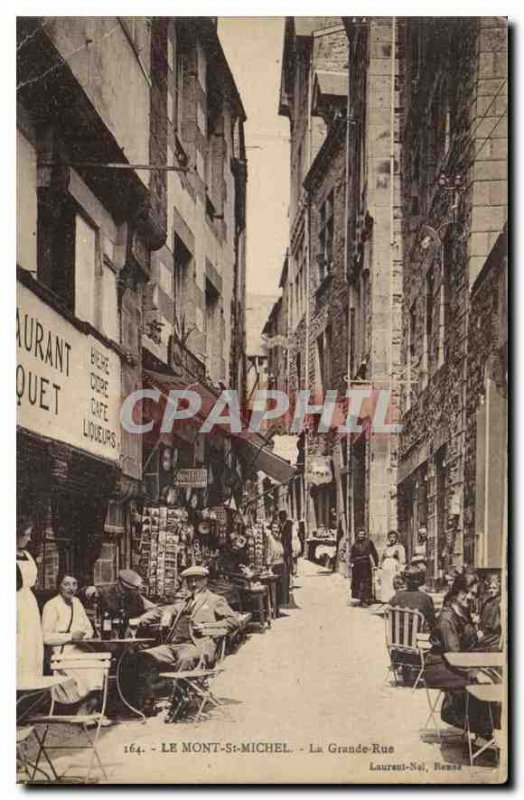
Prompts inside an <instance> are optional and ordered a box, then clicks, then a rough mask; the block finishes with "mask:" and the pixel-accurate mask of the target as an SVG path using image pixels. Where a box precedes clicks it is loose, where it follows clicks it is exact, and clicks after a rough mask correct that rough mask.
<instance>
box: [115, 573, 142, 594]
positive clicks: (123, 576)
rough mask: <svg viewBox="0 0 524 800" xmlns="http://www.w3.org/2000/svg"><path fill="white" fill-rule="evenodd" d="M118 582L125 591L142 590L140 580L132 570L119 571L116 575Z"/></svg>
mask: <svg viewBox="0 0 524 800" xmlns="http://www.w3.org/2000/svg"><path fill="white" fill-rule="evenodd" d="M118 580H119V581H120V583H121V584H123V585H124V586H125V587H126V588H127V589H141V588H142V583H143V581H142V578H141V577H140V575H139V574H138V572H135V570H134V569H121V570H120V572H119V573H118Z"/></svg>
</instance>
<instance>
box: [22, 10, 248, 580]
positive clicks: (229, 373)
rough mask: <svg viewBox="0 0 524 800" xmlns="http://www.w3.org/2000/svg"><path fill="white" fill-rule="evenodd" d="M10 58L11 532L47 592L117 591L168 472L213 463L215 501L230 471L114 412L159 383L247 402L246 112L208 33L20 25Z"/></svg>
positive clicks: (125, 22)
mask: <svg viewBox="0 0 524 800" xmlns="http://www.w3.org/2000/svg"><path fill="white" fill-rule="evenodd" d="M17 60H18V64H17V66H18V76H17V78H18V87H17V100H18V115H17V123H18V252H17V277H18V316H17V324H18V327H17V345H18V356H19V360H18V367H17V395H18V411H19V415H18V430H17V434H18V466H19V474H18V499H19V513H20V519H21V521H22V522H24V521H25V519H26V517H27V518H29V520H30V521H32V522H33V523H34V524H35V531H36V534H35V537H34V538H35V542H34V543H35V546H36V548H37V550H38V552H39V554H40V555H42V562H41V563H42V566H41V575H40V578H39V581H40V587H41V588H42V587H43V588H47V587H53V588H54V581H55V579H56V574H57V571H58V570H59V569H72V570H74V572H75V574H77V575H78V577H79V579H80V581H81V582H91V581H93V580H95V581H96V582H107V581H111V580H113V579H114V576H115V574H116V571H117V570H118V569H119V568H120V567H125V566H130V564H131V552H130V549H131V537H132V532H133V519H134V509H135V507H136V503H137V502H142V501H143V500H144V499H145V498H146V497H148V498H149V499H150V500H152V501H153V502H154V501H155V500H157V499H158V490H159V487H160V483H161V477H162V476H161V475H160V469H161V465H162V464H167V462H168V461H169V463H170V464H171V465H173V464H175V463H176V458H178V457H180V464H182V465H183V466H193V465H198V464H200V463H205V464H207V463H211V462H213V470H212V473H213V476H214V478H213V480H214V483H215V484H216V486H215V488H216V489H217V491H216V492H215V493H214V494H212V492H211V495H212V496H211V499H212V498H213V497H215V496H218V493H219V489H223V488H224V474H225V472H226V471H227V467H226V462H227V465H228V468H229V469H230V471H231V470H232V469H233V468H234V463H233V462H234V458H233V457H232V456H231V455H230V453H231V450H232V447H231V443H230V442H225V441H223V440H222V439H221V440H220V441H214V442H212V443H209V446H208V445H207V444H205V443H204V442H202V441H197V440H196V439H195V438H194V436H192V437H189V438H188V437H187V436H186V438H184V436H182V439H181V440H180V441H176V442H175V441H174V438H173V439H170V440H169V441H166V440H165V439H164V440H162V441H160V439H159V437H158V436H157V437H156V439H155V440H154V441H149V440H146V441H145V440H144V438H143V437H142V436H140V435H134V434H130V433H128V432H127V431H126V430H125V429H123V428H121V426H120V405H121V401H122V399H123V398H125V397H127V396H128V395H129V394H130V393H131V392H132V391H133V390H135V389H137V388H139V387H142V386H143V385H146V386H147V385H148V381H149V380H150V376H151V375H152V374H158V373H162V374H163V375H164V376H166V377H167V379H168V381H169V380H175V381H181V382H182V383H187V382H191V381H192V382H195V383H196V385H197V386H199V387H201V389H202V392H204V393H207V394H206V396H207V397H209V398H214V397H216V395H217V394H218V391H219V387H220V385H221V384H222V385H230V386H233V387H235V388H239V389H240V391H241V392H242V394H244V393H245V372H246V370H245V199H246V181H247V169H246V156H245V146H244V134H243V123H244V119H245V114H244V110H243V107H242V103H241V100H240V97H239V95H238V91H237V88H236V85H235V82H234V80H233V77H232V74H231V71H230V69H229V66H228V64H227V61H226V59H225V56H224V54H223V51H222V49H221V46H220V43H219V40H218V36H217V30H216V20H214V19H212V18H195V19H191V18H173V17H169V18H167V17H162V18H159V17H151V18H146V17H136V18H135V17H129V18H126V17H89V18H87V17H86V18H83V17H71V18H65V17H63V18H62V17H60V18H50V17H46V18H21V19H19V20H18V45H17ZM115 165H116V166H115ZM165 449H168V450H170V459H166V458H164V456H165V452H164V451H165ZM175 451H176V452H175ZM217 487H218V488H217ZM212 489H213V487H212Z"/></svg>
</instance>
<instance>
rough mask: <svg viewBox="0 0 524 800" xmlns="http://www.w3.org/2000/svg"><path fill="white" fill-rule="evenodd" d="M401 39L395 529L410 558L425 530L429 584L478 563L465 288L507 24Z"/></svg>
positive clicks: (497, 147)
mask: <svg viewBox="0 0 524 800" xmlns="http://www.w3.org/2000/svg"><path fill="white" fill-rule="evenodd" d="M399 38H400V42H401V72H400V75H401V81H400V89H401V106H402V127H401V132H400V137H401V142H402V157H401V166H402V209H403V247H404V266H403V315H402V319H403V327H402V361H403V363H404V365H405V373H404V383H403V392H402V412H403V417H402V424H403V430H402V436H401V450H400V460H399V472H398V484H399V485H398V490H399V525H400V529H401V531H402V533H403V535H404V536H405V538H406V543H407V546H408V552H410V551H411V549H412V547H413V546H414V544H415V543H416V540H417V532H418V529H419V528H420V527H425V528H427V532H428V556H429V575H430V577H431V579H432V580H433V581H434V582H438V581H442V579H443V578H444V575H445V573H446V571H447V570H448V569H450V568H451V567H453V566H461V565H462V564H464V563H465V562H467V563H474V562H475V560H476V556H475V552H474V550H475V548H474V547H473V546H472V537H473V527H474V521H473V512H472V508H473V507H474V501H473V499H472V493H473V494H474V492H475V487H474V482H473V483H472V481H471V475H472V472H471V463H470V466H469V468H468V469H469V477H468V478H467V484H468V485H466V483H465V481H466V472H465V470H466V461H467V455H466V453H467V436H468V434H467V431H468V425H469V424H470V422H471V420H470V422H469V423H468V417H469V418H470V417H471V413H472V412H471V407H472V405H473V406H474V405H475V403H476V401H477V395H476V392H477V388H478V387H474V385H473V383H472V382H471V381H469V382H468V369H469V367H468V364H470V363H471V354H470V352H469V348H470V344H471V341H472V339H471V335H472V331H471V325H472V319H471V302H472V296H471V290H472V287H473V286H474V284H475V280H476V278H477V276H478V275H479V273H480V272H481V270H482V269H483V267H484V264H485V262H486V258H487V256H488V254H489V253H490V251H491V250H492V248H493V246H494V244H495V242H496V241H497V240H498V238H499V235H500V233H501V231H502V229H503V226H504V224H505V220H506V216H507V183H506V180H507V178H506V161H507V31H506V21H505V20H503V19H498V18H479V19H446V18H438V19H435V20H417V19H405V20H402V21H401V23H400V36H399ZM457 76H460V80H457ZM468 409H469V411H468ZM469 458H470V462H471V456H470V457H469Z"/></svg>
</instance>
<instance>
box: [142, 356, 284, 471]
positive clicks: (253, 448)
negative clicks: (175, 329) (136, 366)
mask: <svg viewBox="0 0 524 800" xmlns="http://www.w3.org/2000/svg"><path fill="white" fill-rule="evenodd" d="M143 374H144V377H145V378H146V380H147V382H148V383H149V384H150V385H151V386H153V387H154V388H157V389H160V391H161V392H162V394H163V395H164V396H165V397H166V398H167V396H168V394H169V391H170V390H171V389H178V390H182V389H190V390H191V391H194V392H196V393H197V394H199V395H200V397H201V399H202V407H201V409H200V411H199V412H198V414H197V415H195V418H194V419H195V420H197V421H198V422H200V423H201V422H203V421H204V420H205V419H206V417H207V416H208V414H209V413H210V411H211V409H212V408H213V406H214V404H215V403H216V401H217V400H218V398H219V396H220V394H219V393H218V392H217V393H215V392H213V391H212V390H211V389H208V388H207V387H206V386H203V385H202V384H201V383H200V382H195V381H189V380H185V379H184V378H181V377H180V378H179V377H177V376H171V375H167V374H165V373H163V372H154V371H152V370H143ZM218 427H219V429H220V430H222V431H223V432H224V433H225V434H226V435H227V436H229V437H230V438H231V439H232V440H233V441H234V442H235V444H236V446H237V450H238V451H239V453H241V454H242V456H243V460H244V462H245V464H246V466H248V467H252V469H253V471H256V472H258V471H261V472H265V474H266V475H268V476H269V477H270V478H273V480H275V481H277V482H278V483H288V482H289V481H290V480H291V479H292V478H294V476H295V473H296V470H295V468H294V467H292V466H291V464H290V463H289V462H288V461H286V459H284V458H281V457H280V456H278V455H277V454H276V453H274V452H273V451H272V450H271V449H270V448H269V447H268V446H267V444H266V441H265V439H264V437H263V436H261V435H260V434H257V433H249V432H247V431H242V432H241V433H233V432H231V431H229V430H227V429H226V428H220V426H218Z"/></svg>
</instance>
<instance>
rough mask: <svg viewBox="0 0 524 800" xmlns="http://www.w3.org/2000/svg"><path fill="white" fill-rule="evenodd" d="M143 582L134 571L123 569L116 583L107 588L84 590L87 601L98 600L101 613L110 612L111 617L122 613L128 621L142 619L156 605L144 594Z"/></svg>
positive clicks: (95, 587) (96, 587)
mask: <svg viewBox="0 0 524 800" xmlns="http://www.w3.org/2000/svg"><path fill="white" fill-rule="evenodd" d="M142 590H143V581H142V578H141V577H140V575H139V574H138V572H135V571H134V570H133V569H121V570H120V572H119V573H118V578H117V581H116V583H112V584H109V585H106V586H88V587H87V588H86V589H85V590H84V594H85V597H86V599H87V600H91V601H92V600H93V599H94V598H97V599H98V604H99V608H100V613H101V614H103V613H104V611H108V612H109V613H110V614H111V616H113V615H115V614H118V613H122V614H124V616H125V617H126V619H127V620H129V619H132V618H133V617H134V618H136V617H141V616H142V614H144V612H146V611H148V610H150V609H154V608H155V604H154V603H152V602H151V600H148V599H147V597H144V595H143V594H142Z"/></svg>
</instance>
